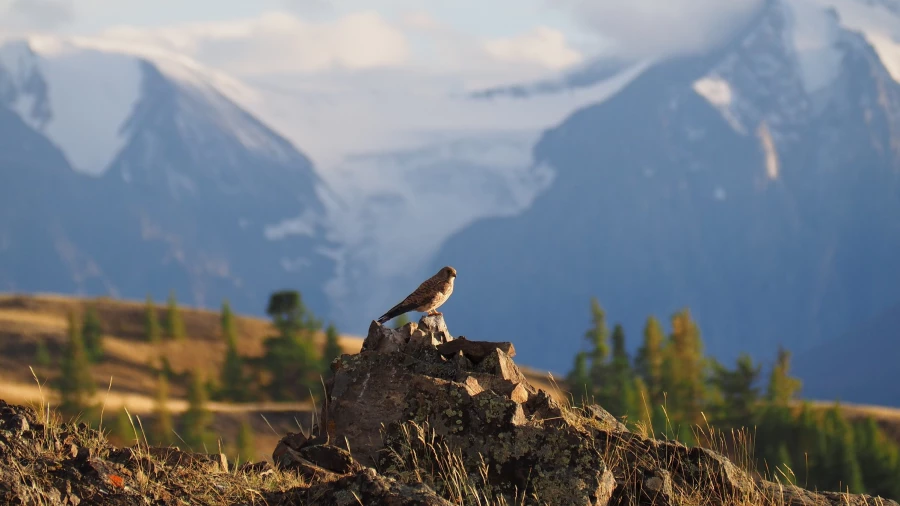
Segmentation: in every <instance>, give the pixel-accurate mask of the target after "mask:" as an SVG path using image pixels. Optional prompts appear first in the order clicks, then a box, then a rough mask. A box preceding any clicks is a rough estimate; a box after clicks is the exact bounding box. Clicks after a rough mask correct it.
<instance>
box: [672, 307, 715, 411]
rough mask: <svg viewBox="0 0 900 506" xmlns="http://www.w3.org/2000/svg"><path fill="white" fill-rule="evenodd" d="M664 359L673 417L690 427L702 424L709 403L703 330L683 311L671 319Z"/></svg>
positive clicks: (688, 312) (688, 313)
mask: <svg viewBox="0 0 900 506" xmlns="http://www.w3.org/2000/svg"><path fill="white" fill-rule="evenodd" d="M667 348H668V349H667V351H668V352H669V353H666V355H664V359H663V360H664V361H663V364H664V366H663V369H664V376H665V375H667V376H668V377H667V378H666V380H664V381H671V389H672V391H671V393H670V395H669V396H668V401H669V405H670V410H671V411H670V413H674V414H675V415H676V418H677V419H679V420H681V421H685V422H687V423H688V424H690V425H696V424H699V423H701V421H702V417H701V409H702V407H703V404H704V403H705V400H706V389H705V384H706V377H707V372H706V361H705V360H704V356H703V343H702V341H701V338H700V329H699V328H698V327H697V324H696V323H695V322H694V320H693V319H692V318H691V314H690V311H689V310H688V309H683V310H681V311H679V312H677V313H675V314H674V315H673V316H672V334H671V336H670V337H669V345H668V347H667Z"/></svg>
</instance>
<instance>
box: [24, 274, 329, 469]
mask: <svg viewBox="0 0 900 506" xmlns="http://www.w3.org/2000/svg"><path fill="white" fill-rule="evenodd" d="M266 313H267V314H268V316H269V317H270V318H271V321H272V324H273V329H274V332H273V334H272V335H270V336H267V337H266V338H264V340H263V350H264V351H263V354H262V355H261V356H258V357H249V356H245V355H243V354H241V352H240V351H239V349H240V346H239V344H240V333H239V330H238V325H237V322H236V318H235V314H234V313H233V311H232V310H231V307H230V305H229V303H228V301H227V300H225V301H223V303H222V306H221V310H220V314H219V330H220V332H219V333H220V336H221V339H222V340H223V341H224V342H225V352H224V357H223V360H222V366H221V367H220V368H219V369H218V371H217V372H216V371H210V374H208V375H207V374H205V372H204V371H202V370H199V369H193V370H190V371H184V372H180V373H177V372H175V371H174V370H173V369H172V367H171V365H170V364H169V361H168V359H167V357H166V356H165V354H164V353H163V347H162V345H163V343H164V342H167V341H169V342H185V341H186V340H187V338H188V332H187V329H186V326H185V323H184V320H183V317H182V314H181V310H180V309H179V307H178V303H177V299H176V298H175V294H174V293H170V295H169V298H168V301H167V303H166V307H165V310H164V312H163V314H162V318H160V315H159V308H158V307H157V305H156V304H155V303H154V301H153V299H152V298H151V297H150V296H148V297H147V299H146V302H145V307H144V316H143V339H144V340H145V341H146V342H147V343H149V344H150V345H152V346H153V347H154V349H155V350H156V351H157V355H156V357H155V358H154V364H153V367H154V370H155V375H156V388H155V390H156V391H155V395H154V399H155V412H154V416H153V419H154V420H153V423H152V424H151V426H150V427H149V428H148V430H147V431H146V433H145V434H141V436H142V437H146V438H147V439H148V440H149V441H150V442H151V443H152V444H168V445H175V446H179V447H183V448H185V449H194V450H198V451H199V450H203V449H208V450H210V451H212V450H213V449H214V448H216V447H217V441H216V439H217V438H216V436H215V435H214V434H213V433H212V431H211V423H212V414H211V413H210V411H209V409H208V407H207V404H208V402H209V401H210V400H216V401H226V402H249V401H251V400H254V401H259V400H274V401H303V400H308V399H310V397H311V396H313V397H315V396H318V395H319V394H321V389H322V382H321V378H322V377H323V376H324V375H325V374H327V372H328V369H329V367H330V365H331V362H332V361H333V360H334V359H335V358H337V357H338V356H340V354H341V352H342V350H341V347H340V344H339V342H338V331H337V329H336V328H335V326H334V325H333V324H329V325H328V326H327V327H326V328H325V330H324V333H325V345H324V347H322V349H321V350H319V347H318V346H316V344H315V336H316V334H317V333H319V332H321V331H322V329H323V323H322V321H321V320H319V319H318V318H316V317H315V315H314V314H313V313H312V312H311V311H310V310H309V309H308V308H307V307H306V306H305V305H304V304H303V300H302V297H301V295H300V294H299V292H296V291H291V290H285V291H279V292H275V293H273V294H271V295H270V297H269V301H268V306H267V308H266ZM67 337H68V339H67V341H66V344H65V347H64V348H63V350H62V354H61V357H60V360H59V369H58V370H59V374H58V375H57V376H56V377H55V378H54V379H53V382H52V386H53V387H54V388H55V389H56V390H57V392H58V393H59V396H60V405H59V408H58V411H59V412H60V413H61V414H62V415H63V416H66V417H80V418H81V419H82V420H84V421H88V422H99V417H100V412H99V410H100V407H99V406H98V405H97V404H96V403H94V401H93V398H94V396H95V394H96V391H97V385H96V384H95V382H94V380H93V377H92V374H91V367H92V365H93V364H96V363H98V362H101V361H102V360H104V343H103V323H102V321H101V319H100V317H99V316H98V312H97V310H96V308H95V307H94V306H93V305H88V306H87V308H86V309H85V311H84V314H83V315H79V314H78V313H77V312H75V311H72V312H70V313H69V318H68V336H67ZM35 362H36V363H37V365H38V366H39V367H44V368H45V369H50V368H51V367H52V366H53V365H54V364H53V359H52V357H51V354H50V353H49V350H48V349H47V346H46V344H45V343H43V342H39V343H38V345H37V348H36V351H35ZM172 382H177V383H178V384H182V385H186V387H187V401H188V408H187V410H186V411H185V412H184V413H183V414H182V415H181V416H180V417H179V420H178V421H177V422H178V423H176V422H175V420H174V419H173V416H172V413H171V412H170V409H169V389H170V384H171V383H172ZM111 432H112V434H113V435H114V436H116V437H118V438H119V439H122V440H134V439H135V437H136V434H135V424H134V420H133V419H130V418H129V417H128V414H127V413H126V412H125V411H124V410H120V411H119V412H118V413H117V417H116V419H115V421H114V422H113V424H112V428H111ZM252 434H253V432H252V430H251V428H250V426H249V425H247V424H246V423H245V424H242V426H241V427H240V430H239V432H238V435H237V438H236V442H235V444H234V445H233V446H234V448H233V450H234V451H235V452H236V453H239V454H240V455H245V456H246V455H250V454H248V453H247V452H250V451H252V448H253V442H252Z"/></svg>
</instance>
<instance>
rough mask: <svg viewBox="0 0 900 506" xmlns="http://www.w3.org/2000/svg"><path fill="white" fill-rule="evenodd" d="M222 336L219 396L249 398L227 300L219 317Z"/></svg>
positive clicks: (232, 318) (228, 398) (245, 376)
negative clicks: (222, 356) (223, 352)
mask: <svg viewBox="0 0 900 506" xmlns="http://www.w3.org/2000/svg"><path fill="white" fill-rule="evenodd" d="M220 322H221V327H222V337H223V338H224V339H225V361H224V363H223V364H222V370H221V372H220V380H219V381H220V383H221V385H222V388H221V389H219V397H221V398H222V399H224V400H230V401H234V402H246V401H248V400H250V389H249V381H248V378H247V375H246V374H245V373H244V359H243V358H242V357H241V355H240V353H239V352H238V349H237V326H236V325H235V321H234V313H232V312H231V306H230V305H229V304H228V301H227V300H226V301H224V302H223V303H222V314H221V318H220Z"/></svg>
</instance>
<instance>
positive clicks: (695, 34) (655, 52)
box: [548, 0, 765, 56]
mask: <svg viewBox="0 0 900 506" xmlns="http://www.w3.org/2000/svg"><path fill="white" fill-rule="evenodd" d="M548 1H549V2H550V3H551V4H552V5H555V6H557V7H564V8H567V9H569V10H570V12H572V14H573V16H575V18H576V19H578V20H579V21H580V22H581V23H582V24H583V25H584V26H585V27H586V28H588V29H590V30H592V31H594V33H596V34H597V35H598V36H600V37H602V38H605V39H611V40H613V41H614V42H615V43H616V46H617V50H618V51H621V52H623V53H625V54H627V55H630V56H661V55H673V54H684V53H694V52H698V51H702V50H704V49H707V48H709V47H711V46H712V45H714V44H717V43H719V42H721V41H722V40H724V39H725V38H726V37H728V36H729V35H731V34H733V33H734V30H735V29H736V28H738V27H739V26H740V25H741V24H742V23H743V22H745V21H746V20H747V19H748V18H749V16H750V15H752V13H753V12H755V11H756V9H758V8H759V7H760V6H761V5H762V4H763V3H764V1H765V0H727V1H723V0H665V1H660V0H628V1H627V2H626V1H622V0H548Z"/></svg>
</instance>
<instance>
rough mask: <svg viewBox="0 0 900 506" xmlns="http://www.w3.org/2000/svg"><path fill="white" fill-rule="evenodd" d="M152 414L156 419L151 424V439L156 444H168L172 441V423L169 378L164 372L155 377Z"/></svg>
mask: <svg viewBox="0 0 900 506" xmlns="http://www.w3.org/2000/svg"><path fill="white" fill-rule="evenodd" d="M154 400H155V404H156V405H155V406H154V414H155V415H156V421H155V422H154V424H153V439H154V440H155V442H156V443H157V444H161V445H168V444H171V443H172V441H173V437H172V436H173V434H174V425H173V424H172V412H171V411H169V380H168V379H166V375H165V374H159V375H158V376H157V379H156V396H155V399H154Z"/></svg>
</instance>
